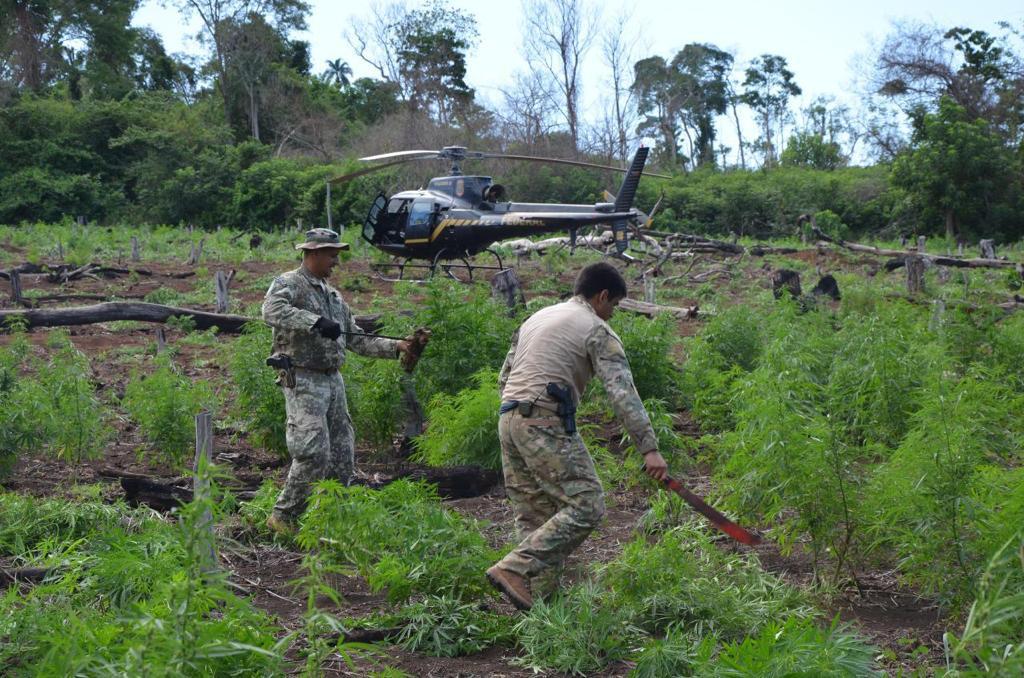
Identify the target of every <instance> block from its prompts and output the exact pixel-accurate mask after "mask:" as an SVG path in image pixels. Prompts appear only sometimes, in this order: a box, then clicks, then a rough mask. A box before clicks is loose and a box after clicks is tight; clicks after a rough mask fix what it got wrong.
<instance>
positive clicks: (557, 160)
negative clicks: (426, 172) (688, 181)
mask: <svg viewBox="0 0 1024 678" xmlns="http://www.w3.org/2000/svg"><path fill="white" fill-rule="evenodd" d="M479 157H481V158H505V159H507V160H528V161H530V162H551V163H555V164H559V165H575V166H577V167H590V168H592V169H602V170H612V171H613V172H623V173H625V172H628V171H629V168H628V167H611V166H610V165H598V164H597V163H593V162H583V161H581V160H562V159H561V158H535V157H533V156H531V155H509V154H506V153H481V154H480V156H479ZM643 175H644V176H645V177H657V178H659V179H671V177H670V176H668V175H667V174H655V173H654V172H644V173H643Z"/></svg>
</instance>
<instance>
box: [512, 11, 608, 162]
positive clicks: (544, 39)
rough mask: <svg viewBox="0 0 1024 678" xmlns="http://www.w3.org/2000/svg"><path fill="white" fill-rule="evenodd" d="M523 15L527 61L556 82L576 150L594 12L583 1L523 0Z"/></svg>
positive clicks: (594, 18)
mask: <svg viewBox="0 0 1024 678" xmlns="http://www.w3.org/2000/svg"><path fill="white" fill-rule="evenodd" d="M523 15H524V21H525V23H526V44H525V46H524V50H525V52H526V60H527V63H529V64H530V67H531V68H533V69H534V70H540V71H542V72H545V73H547V74H548V75H549V76H550V77H551V78H552V79H553V80H554V82H555V83H557V86H558V89H559V90H560V93H561V95H562V101H563V103H564V106H565V109H564V111H563V113H564V115H565V122H566V124H567V125H568V127H569V136H570V137H571V138H572V142H573V145H574V146H576V148H577V149H578V148H579V137H580V119H579V118H580V116H579V102H580V81H581V68H582V61H583V57H584V56H585V55H586V53H587V51H588V50H589V49H590V46H591V44H592V43H593V40H594V37H595V36H596V30H595V28H596V25H597V15H596V13H595V12H594V11H593V10H592V9H590V8H589V7H588V6H587V5H586V4H585V0H523Z"/></svg>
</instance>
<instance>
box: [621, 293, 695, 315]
mask: <svg viewBox="0 0 1024 678" xmlns="http://www.w3.org/2000/svg"><path fill="white" fill-rule="evenodd" d="M619 308H621V309H622V310H624V311H630V312H632V313H638V314H640V315H645V316H647V317H648V318H653V317H654V316H656V315H657V314H659V313H670V314H671V315H673V316H675V317H676V318H678V319H680V320H690V319H692V318H696V317H697V313H698V311H699V310H700V307H699V306H688V307H685V308H681V307H679V306H659V305H658V304H648V303H647V302H646V301H639V300H637V299H630V298H629V297H626V298H625V299H623V300H622V301H620V302H619Z"/></svg>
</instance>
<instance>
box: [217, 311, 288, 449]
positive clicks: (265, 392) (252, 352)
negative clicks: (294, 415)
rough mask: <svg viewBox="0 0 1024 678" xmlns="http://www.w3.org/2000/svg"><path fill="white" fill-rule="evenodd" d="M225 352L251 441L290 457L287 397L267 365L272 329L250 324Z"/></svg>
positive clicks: (238, 412) (236, 408)
mask: <svg viewBox="0 0 1024 678" xmlns="http://www.w3.org/2000/svg"><path fill="white" fill-rule="evenodd" d="M224 352H225V354H226V360H225V362H226V363H227V366H228V370H229V372H230V374H231V380H232V382H233V383H234V385H235V388H234V394H235V398H234V402H233V405H232V406H233V409H234V414H235V416H238V417H240V418H241V419H242V420H243V421H244V422H245V424H244V430H245V431H246V433H248V434H249V440H250V442H252V443H253V444H254V445H259V446H261V447H264V448H266V449H268V450H270V451H272V452H277V453H278V454H280V455H281V456H287V454H288V447H287V445H286V442H285V411H284V394H283V393H281V387H280V386H278V385H277V382H276V381H275V379H276V376H277V375H276V373H275V372H274V370H272V369H271V368H269V367H267V364H266V362H265V361H266V357H267V355H269V353H270V328H269V327H268V326H267V325H265V324H263V323H255V322H253V323H248V324H247V325H246V326H245V331H244V332H243V333H242V335H241V336H239V337H238V338H237V339H235V340H234V341H232V342H231V343H230V344H228V345H227V347H226V348H225V349H224Z"/></svg>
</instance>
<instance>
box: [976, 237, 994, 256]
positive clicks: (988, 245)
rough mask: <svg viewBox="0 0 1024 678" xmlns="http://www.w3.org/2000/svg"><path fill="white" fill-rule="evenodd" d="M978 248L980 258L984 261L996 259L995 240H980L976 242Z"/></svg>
mask: <svg viewBox="0 0 1024 678" xmlns="http://www.w3.org/2000/svg"><path fill="white" fill-rule="evenodd" d="M978 247H979V248H980V249H981V256H982V258H984V259H995V258H996V241H995V240H991V239H988V240H981V241H979V242H978Z"/></svg>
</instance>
